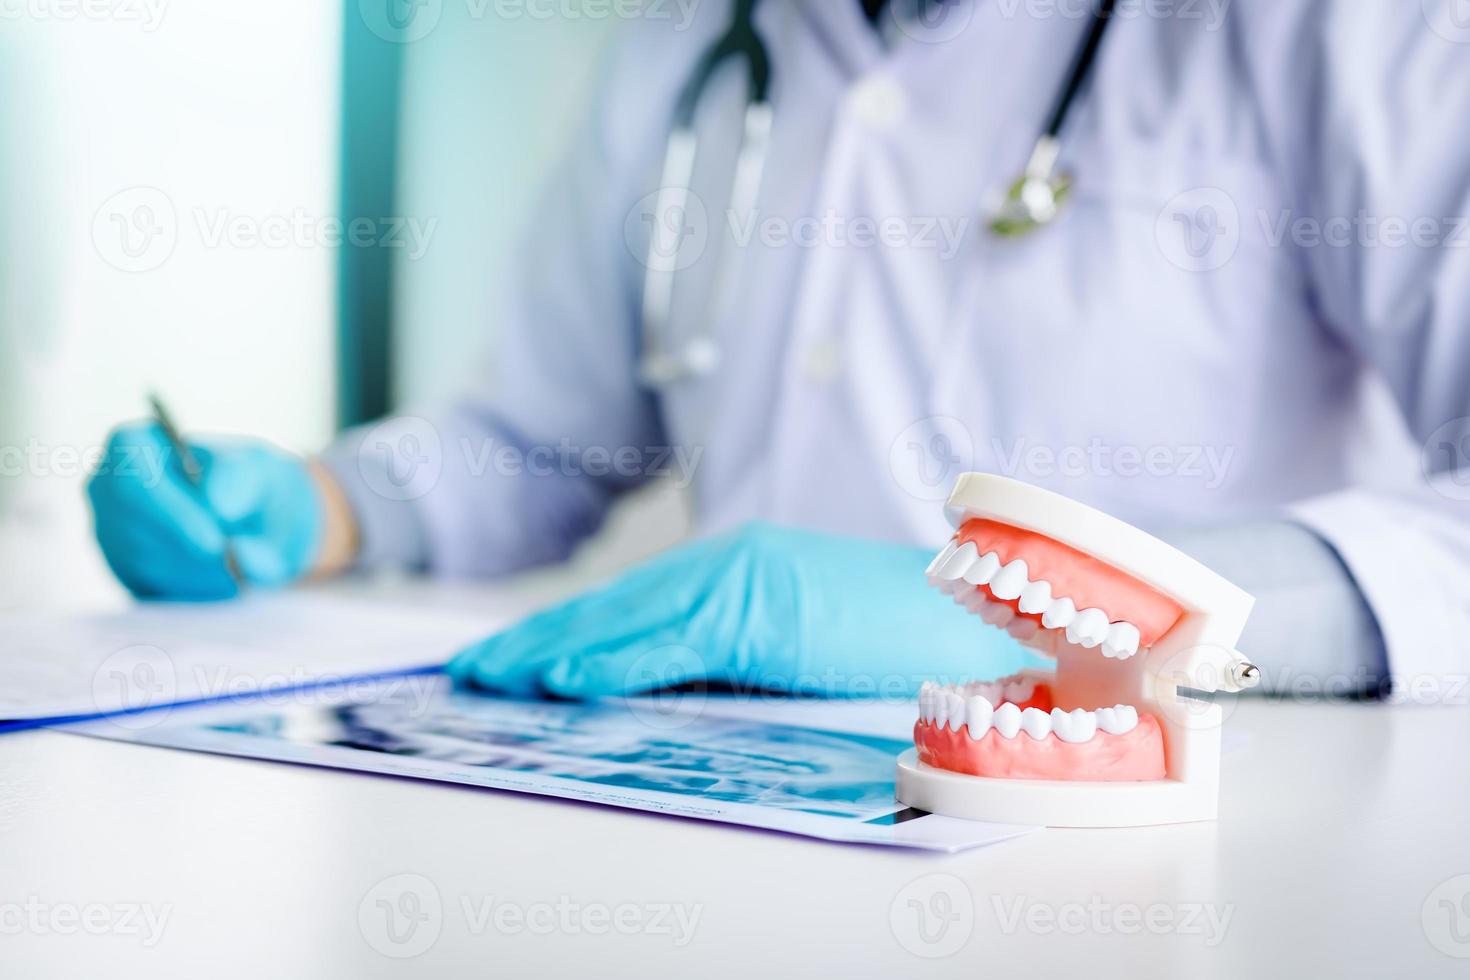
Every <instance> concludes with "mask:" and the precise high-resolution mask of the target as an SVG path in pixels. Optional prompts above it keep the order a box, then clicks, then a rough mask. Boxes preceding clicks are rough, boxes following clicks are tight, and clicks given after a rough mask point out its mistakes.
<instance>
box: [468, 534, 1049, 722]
mask: <svg viewBox="0 0 1470 980" xmlns="http://www.w3.org/2000/svg"><path fill="white" fill-rule="evenodd" d="M933 551H934V549H933V548H911V547H906V546H902V545H891V544H880V543H875V542H870V541H861V540H856V539H852V538H846V537H837V536H833V535H826V534H817V533H814V532H810V531H797V530H788V529H784V528H778V527H772V526H769V525H764V524H753V525H747V526H745V527H743V528H741V529H740V530H737V531H735V532H732V533H729V534H725V535H722V536H720V537H717V538H712V539H709V540H706V541H700V542H696V543H694V544H690V545H686V546H684V547H680V548H676V549H674V550H672V551H669V552H668V553H666V554H664V555H661V556H659V557H657V558H655V559H653V560H652V561H649V562H648V563H646V564H644V565H642V566H640V567H638V568H635V569H633V570H632V571H630V572H628V573H626V574H624V575H623V576H622V577H621V578H619V579H617V580H616V581H615V582H613V583H612V584H611V585H608V586H606V587H605V588H602V589H599V590H597V591H594V592H590V593H588V594H586V595H582V596H579V597H577V598H575V599H572V600H570V601H568V602H566V603H563V604H562V605H560V606H556V607H554V608H552V609H549V610H547V611H545V612H542V613H539V614H537V615H535V616H532V617H530V618H529V619H527V620H525V621H523V622H521V623H520V624H519V625H517V626H514V627H512V628H510V629H509V630H506V631H505V632H503V633H500V634H498V635H496V636H493V637H491V638H490V639H488V640H485V641H483V642H481V643H477V644H475V645H474V646H472V647H470V648H468V649H466V650H464V651H462V652H461V653H460V654H459V655H458V656H456V657H455V658H454V659H453V660H452V661H451V662H450V663H449V665H448V668H447V669H448V672H449V674H450V675H451V676H452V677H453V678H454V679H455V681H456V682H457V683H459V684H461V685H465V686H470V687H478V688H483V689H486V690H492V691H499V692H504V693H508V694H517V695H542V694H552V695H558V696H562V697H573V698H587V697H595V696H598V695H605V694H619V693H634V692H638V691H646V690H651V689H654V688H658V687H663V686H666V685H671V684H675V683H680V682H683V681H692V680H707V681H709V682H711V683H713V684H718V685H729V686H732V687H734V688H735V689H737V690H741V691H750V690H775V691H786V692H793V693H801V694H821V695H826V696H836V697H841V696H900V695H907V694H912V693H913V692H915V691H917V690H918V688H919V685H920V684H921V683H923V681H926V680H935V679H936V677H937V678H939V679H946V678H947V679H949V680H951V681H959V680H967V679H976V678H984V679H988V678H993V677H999V676H1002V675H1004V674H1009V673H1012V672H1014V671H1015V670H1017V669H1019V668H1020V667H1022V666H1027V665H1034V664H1037V663H1039V658H1036V657H1034V656H1033V655H1031V654H1029V653H1027V652H1026V651H1025V649H1024V648H1023V647H1021V646H1020V645H1019V644H1018V643H1017V642H1016V641H1015V640H1013V639H1012V638H1011V637H1010V636H1009V635H1007V634H1006V633H1004V632H1003V631H1001V630H997V629H993V628H991V627H989V626H987V625H985V623H983V622H981V621H980V620H979V619H978V618H976V617H974V616H971V615H970V614H968V613H966V612H965V611H964V610H963V609H961V608H960V607H958V606H956V605H955V604H954V603H953V601H952V600H950V599H948V598H946V597H945V596H943V595H941V594H939V593H938V592H936V591H935V590H933V589H931V588H929V586H928V585H927V584H926V582H925V579H924V569H925V567H926V566H927V565H928V563H929V561H930V559H932V558H933Z"/></svg>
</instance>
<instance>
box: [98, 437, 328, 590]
mask: <svg viewBox="0 0 1470 980" xmlns="http://www.w3.org/2000/svg"><path fill="white" fill-rule="evenodd" d="M190 449H191V450H192V451H193V453H194V455H195V457H196V458H197V459H198V460H199V465H200V468H201V469H202V470H203V480H202V484H201V485H200V486H198V487H196V486H193V485H192V484H190V483H189V481H188V480H187V479H186V478H185V476H184V471H183V467H182V464H181V463H180V461H179V458H178V455H177V454H176V453H175V452H174V451H173V448H172V447H171V446H170V445H169V443H168V440H167V439H166V438H165V437H164V435H163V433H162V432H161V431H160V430H159V428H158V426H156V425H154V424H153V423H151V422H149V423H140V424H137V425H128V426H123V427H121V428H119V429H117V430H116V431H114V432H113V434H112V437H111V438H110V439H109V440H108V443H107V451H106V453H105V454H104V455H103V458H102V461H101V463H100V464H99V465H98V468H97V472H96V473H94V474H93V475H92V478H91V480H90V481H89V482H88V483H87V496H88V497H89V498H90V500H91V502H92V513H93V516H94V518H95V521H96V529H97V541H98V543H99V544H100V545H101V546H102V553H103V555H104V556H106V558H107V564H108V565H110V566H111V567H112V570H113V572H114V573H115V574H116V575H117V577H118V579H119V580H121V582H122V583H123V585H125V586H127V587H128V589H129V591H131V592H132V593H133V594H134V595H136V596H139V597H142V598H160V599H224V598H228V597H230V596H233V595H235V594H236V593H237V592H238V591H239V590H238V587H237V585H236V583H235V581H234V580H233V579H232V578H231V577H230V574H229V572H228V571H227V569H226V566H225V544H226V541H228V542H229V546H230V548H231V549H232V550H233V552H234V556H235V560H236V563H237V564H238V566H239V569H240V572H241V573H242V575H243V576H244V578H245V580H246V581H247V582H249V583H250V584H251V585H256V586H266V587H270V586H278V585H283V584H285V583H287V582H290V581H292V580H294V579H297V578H300V577H301V576H302V575H304V574H305V573H306V572H307V571H308V570H309V569H310V568H311V566H312V563H313V562H314V561H315V559H316V554H317V549H318V548H319V547H320V544H321V537H322V525H323V515H322V505H321V500H320V498H319V496H318V493H317V489H316V485H315V483H314V482H313V480H312V478H311V473H310V472H309V471H308V470H307V468H306V464H305V463H304V462H302V461H301V460H300V459H298V458H296V457H294V456H291V455H289V454H287V453H284V452H282V451H281V450H278V449H275V448H274V447H272V446H269V445H267V444H265V443H261V442H254V441H244V440H241V441H219V442H207V443H195V442H191V443H190Z"/></svg>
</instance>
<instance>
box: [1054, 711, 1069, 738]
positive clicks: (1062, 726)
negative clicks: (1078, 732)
mask: <svg viewBox="0 0 1470 980" xmlns="http://www.w3.org/2000/svg"><path fill="white" fill-rule="evenodd" d="M1051 730H1052V731H1054V732H1056V735H1057V738H1059V739H1061V740H1062V741H1063V742H1070V741H1071V734H1072V716H1071V715H1069V714H1067V713H1066V712H1065V711H1063V710H1062V709H1061V708H1052V709H1051Z"/></svg>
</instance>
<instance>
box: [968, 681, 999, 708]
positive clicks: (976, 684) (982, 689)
mask: <svg viewBox="0 0 1470 980" xmlns="http://www.w3.org/2000/svg"><path fill="white" fill-rule="evenodd" d="M965 697H967V698H973V697H982V698H984V699H985V700H987V701H989V702H990V703H991V704H992V705H993V704H996V703H998V702H999V701H1000V700H1001V698H1000V688H999V685H997V684H993V683H991V682H990V681H971V682H970V683H968V684H966V685H965Z"/></svg>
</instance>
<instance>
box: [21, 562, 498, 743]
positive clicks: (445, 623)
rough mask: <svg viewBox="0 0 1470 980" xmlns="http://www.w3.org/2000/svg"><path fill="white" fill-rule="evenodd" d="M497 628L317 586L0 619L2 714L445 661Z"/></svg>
mask: <svg viewBox="0 0 1470 980" xmlns="http://www.w3.org/2000/svg"><path fill="white" fill-rule="evenodd" d="M504 625H506V624H505V621H504V620H503V619H502V618H500V617H497V616H494V615H487V616H483V617H478V616H473V615H469V614H465V613H459V612H453V611H445V610H439V609H436V610H432V611H421V610H417V609H415V608H414V607H412V606H411V605H407V604H403V605H392V604H384V603H379V602H369V601H365V600H361V599H352V598H345V597H340V596H333V595H328V594H321V593H314V592H309V591H308V592H289V593H269V594H267V593H255V594H251V595H247V596H245V597H243V598H242V599H240V600H238V601H235V602H228V603H207V604H201V603H159V604H147V605H140V606H136V607H133V608H131V609H128V610H125V611H122V612H116V613H106V614H98V615H91V616H81V617H77V616H57V615H37V614H25V613H7V614H4V615H0V720H26V719H41V718H59V717H74V716H90V715H96V714H103V713H109V712H116V711H128V710H136V709H139V708H147V707H155V706H157V705H162V704H171V703H176V702H181V701H195V700H201V699H214V698H223V697H233V696H239V695H241V694H245V693H250V692H255V691H265V690H278V689H285V688H291V687H299V686H301V685H303V684H312V683H317V682H320V681H322V680H331V679H336V678H343V677H351V676H354V675H360V674H368V673H376V672H386V671H396V670H402V669H407V668H413V667H421V666H427V665H431V664H439V663H443V662H444V661H445V660H447V659H448V658H449V657H450V656H451V655H452V654H453V653H454V652H455V651H456V650H458V649H459V648H460V647H462V646H464V645H465V644H467V643H470V642H473V641H474V640H476V639H479V638H481V637H484V636H487V635H489V634H490V633H492V632H494V631H495V630H496V629H499V628H501V627H502V626H504Z"/></svg>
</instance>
